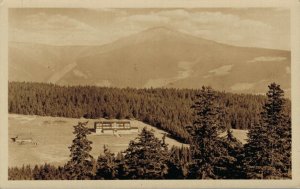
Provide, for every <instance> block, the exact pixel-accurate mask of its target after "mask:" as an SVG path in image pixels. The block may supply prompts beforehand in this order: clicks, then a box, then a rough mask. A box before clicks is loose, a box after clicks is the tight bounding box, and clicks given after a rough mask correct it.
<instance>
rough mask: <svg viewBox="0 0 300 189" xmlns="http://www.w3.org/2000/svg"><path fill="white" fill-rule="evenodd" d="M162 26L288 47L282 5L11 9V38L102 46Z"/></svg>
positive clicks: (238, 42)
mask: <svg viewBox="0 0 300 189" xmlns="http://www.w3.org/2000/svg"><path fill="white" fill-rule="evenodd" d="M160 26H164V27H167V28H169V29H173V30H177V31H180V32H183V33H186V34H190V35H193V36H197V37H201V38H205V39H209V40H214V41H217V42H220V43H225V44H230V45H235V46H246V47H260V48H271V49H283V50H290V11H289V10H288V9H282V8H234V9H232V8H197V9H166V8H163V9H74V8H68V9H65V8H64V9H62V8H47V9H39V8H14V9H10V10H9V41H11V42H25V43H42V44H49V45H103V44H106V43H110V42H113V41H115V40H117V39H120V38H123V37H126V36H129V35H132V34H134V33H138V32H141V31H143V30H146V29H149V28H152V27H160Z"/></svg>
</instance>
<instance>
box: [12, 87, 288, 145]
mask: <svg viewBox="0 0 300 189" xmlns="http://www.w3.org/2000/svg"><path fill="white" fill-rule="evenodd" d="M197 92H199V90H193V89H162V88H155V89H132V88H123V89H120V88H105V87H94V86H58V85H53V84H43V83H28V82H10V83H9V100H8V103H9V106H8V107H9V113H17V114H26V115H28V114H31V115H41V116H59V117H73V118H77V117H78V118H79V117H86V118H99V117H107V118H117V119H121V118H135V119H138V120H141V121H144V122H146V123H149V124H151V125H153V126H156V127H158V128H162V129H164V130H166V131H168V132H169V133H171V135H172V136H173V137H175V138H178V139H183V140H185V141H186V139H187V138H188V133H187V131H186V130H185V127H186V126H188V125H191V124H192V122H193V112H192V109H191V106H192V104H193V101H194V99H195V97H196V96H195V95H196V94H197ZM218 95H219V98H218V101H219V103H220V105H221V106H224V108H225V111H226V112H225V115H224V118H225V126H226V127H232V128H234V129H249V128H250V126H251V123H252V122H253V121H254V120H255V119H258V114H259V112H261V109H262V106H263V104H264V103H265V100H266V98H265V97H264V96H262V95H250V94H231V93H224V92H219V94H218ZM285 111H286V112H288V113H289V112H290V102H289V101H288V106H287V107H286V110H285Z"/></svg>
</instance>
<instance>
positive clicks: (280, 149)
mask: <svg viewBox="0 0 300 189" xmlns="http://www.w3.org/2000/svg"><path fill="white" fill-rule="evenodd" d="M268 87H269V91H268V92H267V97H268V99H267V102H266V103H265V105H264V107H263V111H262V112H261V119H260V120H259V121H258V122H256V123H254V126H253V127H252V128H251V129H250V131H249V133H248V137H249V139H248V143H247V144H246V145H245V158H244V161H243V164H244V166H243V167H244V172H245V174H246V177H247V178H252V179H278V178H282V177H289V172H290V169H291V166H290V150H291V133H290V132H291V129H290V128H291V124H290V118H289V117H288V116H286V115H285V114H284V106H285V99H284V98H283V95H284V92H283V90H282V89H281V88H280V85H277V84H275V83H272V84H270V85H269V86H268Z"/></svg>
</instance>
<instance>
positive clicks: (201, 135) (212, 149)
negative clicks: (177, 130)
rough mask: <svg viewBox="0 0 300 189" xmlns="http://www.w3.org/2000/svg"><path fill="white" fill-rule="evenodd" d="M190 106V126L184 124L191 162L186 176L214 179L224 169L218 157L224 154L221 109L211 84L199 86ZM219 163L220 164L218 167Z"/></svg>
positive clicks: (222, 113)
mask: <svg viewBox="0 0 300 189" xmlns="http://www.w3.org/2000/svg"><path fill="white" fill-rule="evenodd" d="M196 97H197V99H196V102H195V103H194V105H193V106H192V108H193V109H194V111H195V120H194V123H193V126H191V127H187V130H188V132H189V133H190V135H191V142H190V143H191V151H192V156H193V161H194V163H193V164H192V166H191V167H190V175H189V178H197V179H217V178H222V177H223V176H222V175H218V172H220V170H223V169H224V167H222V165H221V164H220V163H221V160H222V159H223V158H224V157H225V156H226V155H227V149H226V148H224V146H223V145H222V142H221V138H220V137H219V134H220V133H221V132H223V131H224V130H225V126H224V123H223V117H224V116H223V115H224V112H223V109H222V107H220V105H219V104H220V103H218V96H217V93H216V92H215V91H214V90H212V88H210V87H202V89H201V90H200V92H199V94H198V95H197V96H196ZM220 165H221V166H220Z"/></svg>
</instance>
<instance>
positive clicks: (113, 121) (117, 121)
mask: <svg viewBox="0 0 300 189" xmlns="http://www.w3.org/2000/svg"><path fill="white" fill-rule="evenodd" d="M95 123H130V121H121V120H116V121H115V120H107V121H95Z"/></svg>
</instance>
